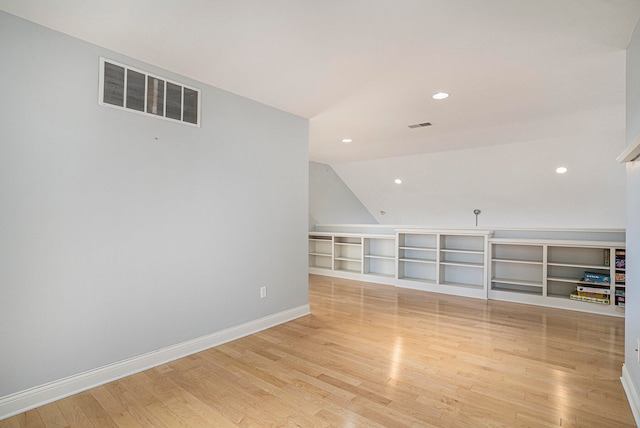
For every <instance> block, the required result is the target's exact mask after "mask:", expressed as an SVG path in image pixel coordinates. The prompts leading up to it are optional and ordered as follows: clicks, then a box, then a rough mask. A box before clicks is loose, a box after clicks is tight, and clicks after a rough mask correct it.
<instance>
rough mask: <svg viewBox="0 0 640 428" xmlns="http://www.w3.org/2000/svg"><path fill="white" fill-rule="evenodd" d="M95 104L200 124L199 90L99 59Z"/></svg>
mask: <svg viewBox="0 0 640 428" xmlns="http://www.w3.org/2000/svg"><path fill="white" fill-rule="evenodd" d="M98 104H100V105H103V106H109V107H116V108H120V109H123V110H127V111H133V112H136V113H141V114H145V115H149V116H153V117H159V118H162V119H170V120H172V121H176V122H180V123H185V124H189V125H195V126H198V127H199V126H200V91H199V90H198V89H194V88H189V87H187V86H185V85H183V84H182V83H178V82H172V81H170V80H169V79H166V78H164V77H159V76H154V75H153V74H150V73H147V72H145V71H141V70H136V69H134V68H132V67H129V66H127V65H123V64H118V63H117V62H114V61H111V60H108V59H104V58H100V92H99V99H98Z"/></svg>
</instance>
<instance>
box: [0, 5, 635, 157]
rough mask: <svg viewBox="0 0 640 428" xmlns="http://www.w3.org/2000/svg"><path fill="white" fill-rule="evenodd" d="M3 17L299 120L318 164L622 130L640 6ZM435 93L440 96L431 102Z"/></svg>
mask: <svg viewBox="0 0 640 428" xmlns="http://www.w3.org/2000/svg"><path fill="white" fill-rule="evenodd" d="M0 9H2V10H5V11H7V12H9V13H12V14H15V15H18V16H21V17H23V18H26V19H29V20H31V21H34V22H37V23H40V24H42V25H45V26H47V27H50V28H53V29H55V30H59V31H61V32H64V33H67V34H70V35H72V36H75V37H78V38H80V39H83V40H86V41H89V42H92V43H95V44H98V45H101V46H104V47H106V48H109V49H112V50H115V51H117V52H120V53H122V54H125V55H129V56H131V57H135V58H137V59H140V60H143V61H146V62H149V63H151V64H154V65H156V66H159V67H162V68H165V69H168V70H171V71H173V72H177V73H179V74H183V75H186V76H188V77H191V78H194V79H197V80H200V81H202V82H205V83H207V84H210V85H213V86H216V87H219V88H222V89H225V90H228V91H230V92H233V93H236V94H239V95H242V96H245V97H248V98H251V99H253V100H256V101H259V102H261V103H264V104H267V105H270V106H273V107H276V108H279V109H282V110H285V111H287V112H290V113H292V114H295V115H299V116H303V117H306V118H308V119H310V141H309V157H310V159H311V160H314V161H319V162H324V163H330V164H339V163H343V162H349V161H357V160H364V159H374V158H385V157H395V156H402V155H408V154H417V153H427V152H434V151H443V150H452V149H460V148H471V147H478V146H485V145H496V144H504V143H512V142H520V141H534V140H540V139H545V138H555V137H558V136H562V135H563V134H567V135H569V134H572V133H575V132H577V131H580V132H584V130H585V129H590V127H595V128H594V131H595V132H597V131H598V129H599V128H602V129H606V128H607V127H620V123H621V122H622V123H623V120H622V121H621V120H620V118H619V117H617V118H616V119H615V120H611V118H612V115H619V113H620V111H623V109H624V102H625V92H624V87H625V86H624V82H625V71H624V70H625V67H624V65H625V53H624V50H625V48H626V46H627V44H628V43H629V40H630V38H631V34H632V31H633V28H634V26H635V24H636V23H637V22H638V19H639V18H640V1H638V0H562V1H558V0H536V1H530V0H398V1H389V0H323V1H312V0H272V1H262V0H163V1H149V0H147V1H130V0H110V1H97V0H57V1H50V0H21V1H12V0H0ZM438 91H444V92H448V93H449V94H450V97H449V98H448V99H446V100H440V101H437V100H433V99H432V98H431V96H432V95H433V94H434V93H436V92H438ZM621 109H622V110H621ZM424 122H430V123H431V124H432V125H431V126H427V127H420V128H415V129H411V128H409V125H413V124H417V123H424ZM344 138H350V139H352V140H353V141H352V142H350V143H343V142H342V139H344Z"/></svg>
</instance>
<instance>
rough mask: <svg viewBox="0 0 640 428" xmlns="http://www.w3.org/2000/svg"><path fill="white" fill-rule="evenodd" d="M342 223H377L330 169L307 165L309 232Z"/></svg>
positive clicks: (322, 165) (316, 163)
mask: <svg viewBox="0 0 640 428" xmlns="http://www.w3.org/2000/svg"><path fill="white" fill-rule="evenodd" d="M344 223H364V224H377V223H378V222H377V221H376V219H375V218H374V217H373V216H372V215H371V213H370V212H369V211H368V210H367V209H366V208H365V206H364V205H362V202H360V200H359V199H358V198H357V197H356V195H354V194H353V192H352V191H351V189H349V188H348V187H347V185H346V184H344V182H343V181H342V179H341V178H340V177H339V176H338V175H337V174H336V173H335V171H334V170H333V168H331V166H329V165H325V164H323V163H318V162H309V229H310V230H312V229H313V225H314V224H344Z"/></svg>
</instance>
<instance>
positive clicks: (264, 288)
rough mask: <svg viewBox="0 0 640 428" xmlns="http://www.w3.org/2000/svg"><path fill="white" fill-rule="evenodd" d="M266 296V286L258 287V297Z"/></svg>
mask: <svg viewBox="0 0 640 428" xmlns="http://www.w3.org/2000/svg"><path fill="white" fill-rule="evenodd" d="M265 297H267V287H260V298H261V299H264V298H265Z"/></svg>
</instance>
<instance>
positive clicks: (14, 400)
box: [0, 304, 311, 420]
mask: <svg viewBox="0 0 640 428" xmlns="http://www.w3.org/2000/svg"><path fill="white" fill-rule="evenodd" d="M310 313H311V309H310V307H309V305H308V304H307V305H302V306H298V307H296V308H293V309H289V310H286V311H283V312H278V313H276V314H273V315H269V316H266V317H264V318H260V319H257V320H254V321H250V322H248V323H245V324H240V325H238V326H235V327H231V328H227V329H225V330H221V331H218V332H216V333H212V334H209V335H206V336H202V337H199V338H196V339H193V340H189V341H186V342H182V343H178V344H176V345H172V346H168V347H166V348H162V349H158V350H157V351H152V352H149V353H146V354H142V355H139V356H136V357H132V358H129V359H126V360H123V361H119V362H117V363H113V364H109V365H106V366H103V367H99V368H97V369H93V370H89V371H86V372H83V373H79V374H77V375H73V376H69V377H67V378H64V379H60V380H56V381H54V382H50V383H47V384H44V385H40V386H37V387H34V388H30V389H27V390H24V391H21V392H18V393H15V394H11V395H7V396H5V397H0V420H3V419H6V418H9V417H11V416H15V415H17V414H19V413H22V412H25V411H27V410H31V409H34V408H36V407H39V406H42V405H45V404H48V403H51V402H53V401H56V400H60V399H62V398H65V397H68V396H70V395H73V394H77V393H79V392H82V391H86V390H87V389H91V388H94V387H96V386H99V385H104V384H105V383H108V382H111V381H114V380H117V379H121V378H123V377H126V376H130V375H132V374H135V373H139V372H141V371H144V370H147V369H150V368H152V367H156V366H159V365H161V364H165V363H168V362H170V361H173V360H177V359H178V358H182V357H186V356H188V355H191V354H195V353H196V352H200V351H204V350H205V349H209V348H213V347H215V346H218V345H222V344H223V343H227V342H231V341H233V340H236V339H240V338H242V337H245V336H248V335H250V334H254V333H257V332H259V331H262V330H266V329H268V328H271V327H275V326H277V325H279V324H283V323H285V322H288V321H292V320H294V319H296V318H300V317H303V316H305V315H309V314H310Z"/></svg>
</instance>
